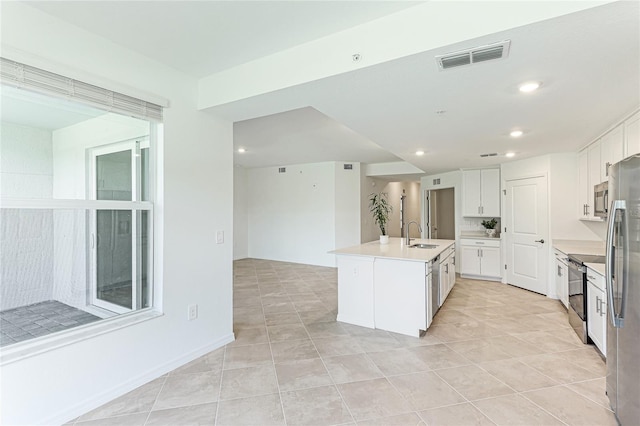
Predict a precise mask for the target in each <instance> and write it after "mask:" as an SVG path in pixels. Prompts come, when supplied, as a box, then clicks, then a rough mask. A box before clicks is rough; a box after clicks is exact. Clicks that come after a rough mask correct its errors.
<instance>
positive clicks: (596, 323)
mask: <svg viewBox="0 0 640 426" xmlns="http://www.w3.org/2000/svg"><path fill="white" fill-rule="evenodd" d="M587 334H588V335H589V337H590V338H591V340H592V341H593V343H594V344H595V345H596V346H597V347H598V349H600V352H601V353H602V355H604V356H605V357H606V356H607V299H606V298H605V292H604V277H603V276H602V275H600V274H596V273H594V272H593V271H592V270H591V269H587Z"/></svg>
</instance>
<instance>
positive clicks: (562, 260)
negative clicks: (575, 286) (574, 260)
mask: <svg viewBox="0 0 640 426" xmlns="http://www.w3.org/2000/svg"><path fill="white" fill-rule="evenodd" d="M555 255H556V269H555V271H556V293H557V294H558V299H560V301H561V302H562V304H563V305H564V307H565V308H568V307H569V267H568V266H567V255H565V254H564V253H562V252H561V251H557V250H556V252H555Z"/></svg>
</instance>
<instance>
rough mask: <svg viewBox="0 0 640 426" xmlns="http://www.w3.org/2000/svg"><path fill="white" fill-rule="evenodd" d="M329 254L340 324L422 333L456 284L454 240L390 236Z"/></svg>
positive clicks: (405, 332) (415, 334)
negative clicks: (334, 272) (384, 240)
mask: <svg viewBox="0 0 640 426" xmlns="http://www.w3.org/2000/svg"><path fill="white" fill-rule="evenodd" d="M418 244H422V245H425V246H427V248H419V247H413V246H415V245H418ZM331 253H333V254H335V255H336V259H337V264H338V317H337V320H338V321H340V322H345V323H349V324H355V325H359V326H362V327H368V328H379V329H382V330H387V331H392V332H395V333H401V334H406V335H409V336H414V337H419V336H420V332H421V331H424V330H426V329H427V328H428V327H429V326H430V325H431V320H432V318H433V315H434V314H435V312H436V311H437V310H438V308H439V307H440V306H441V305H442V303H443V302H444V300H445V298H446V296H447V295H448V294H449V291H450V290H451V288H452V287H453V285H454V284H455V241H454V240H429V239H415V240H412V242H411V245H407V244H405V241H404V239H402V238H390V239H389V244H380V242H379V241H372V242H370V243H365V244H361V245H357V246H353V247H347V248H343V249H338V250H334V251H332V252H331Z"/></svg>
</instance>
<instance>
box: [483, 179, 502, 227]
mask: <svg viewBox="0 0 640 426" xmlns="http://www.w3.org/2000/svg"><path fill="white" fill-rule="evenodd" d="M480 186H481V188H480V193H481V203H482V205H481V207H480V213H481V215H482V216H486V217H493V216H500V170H498V169H486V170H482V171H481V178H480Z"/></svg>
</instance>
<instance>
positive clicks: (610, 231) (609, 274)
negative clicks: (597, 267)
mask: <svg viewBox="0 0 640 426" xmlns="http://www.w3.org/2000/svg"><path fill="white" fill-rule="evenodd" d="M626 208H627V205H626V202H625V201H624V200H614V201H613V202H612V203H611V210H610V212H609V223H608V224H607V246H606V257H607V261H606V263H605V279H606V290H607V299H609V309H608V310H609V313H610V314H611V324H612V325H613V326H614V327H615V328H620V327H622V324H623V320H624V314H623V312H624V293H625V291H624V289H625V286H626V281H627V280H626V278H627V277H626V275H627V264H626V263H627V262H626V258H627V256H628V250H627V244H628V243H627V232H626V217H624V216H623V219H622V220H621V224H622V227H623V232H622V234H623V238H624V247H623V265H622V270H623V276H622V277H617V278H616V280H620V279H621V278H622V285H623V292H622V293H623V301H622V306H621V308H622V309H620V313H621V315H620V316H618V315H616V307H615V304H614V303H615V302H614V298H613V272H614V268H615V262H614V259H615V250H614V248H613V240H614V234H615V224H616V217H617V215H616V213H617V211H618V210H619V211H620V212H621V213H622V214H624V211H625V210H626Z"/></svg>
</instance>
